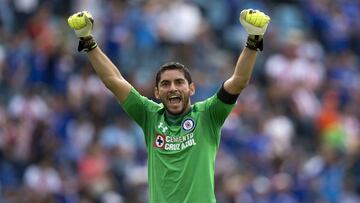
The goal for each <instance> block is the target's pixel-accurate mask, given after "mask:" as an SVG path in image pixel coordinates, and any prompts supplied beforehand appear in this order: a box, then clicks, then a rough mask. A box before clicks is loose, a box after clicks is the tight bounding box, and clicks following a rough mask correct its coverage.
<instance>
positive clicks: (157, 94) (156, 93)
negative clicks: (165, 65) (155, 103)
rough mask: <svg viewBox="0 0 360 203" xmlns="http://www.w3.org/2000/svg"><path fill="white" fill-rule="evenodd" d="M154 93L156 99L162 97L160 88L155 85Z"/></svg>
mask: <svg viewBox="0 0 360 203" xmlns="http://www.w3.org/2000/svg"><path fill="white" fill-rule="evenodd" d="M154 95H155V98H156V99H160V95H159V89H158V88H157V87H154Z"/></svg>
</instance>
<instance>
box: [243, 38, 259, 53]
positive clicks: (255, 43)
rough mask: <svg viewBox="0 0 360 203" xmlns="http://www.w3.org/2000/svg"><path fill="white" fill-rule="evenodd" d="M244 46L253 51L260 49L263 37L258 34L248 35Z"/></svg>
mask: <svg viewBox="0 0 360 203" xmlns="http://www.w3.org/2000/svg"><path fill="white" fill-rule="evenodd" d="M245 47H247V48H249V49H251V50H254V51H262V50H263V37H262V36H259V35H249V36H248V38H247V41H246V45H245Z"/></svg>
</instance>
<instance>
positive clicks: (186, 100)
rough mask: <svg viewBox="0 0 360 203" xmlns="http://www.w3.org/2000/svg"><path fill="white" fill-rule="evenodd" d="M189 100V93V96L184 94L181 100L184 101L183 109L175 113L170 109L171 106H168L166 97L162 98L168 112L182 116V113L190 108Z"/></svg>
mask: <svg viewBox="0 0 360 203" xmlns="http://www.w3.org/2000/svg"><path fill="white" fill-rule="evenodd" d="M189 100H190V96H189V95H187V96H184V98H183V100H182V101H181V102H182V109H181V111H180V112H178V113H173V112H171V111H170V110H169V108H168V107H167V104H168V103H167V102H164V99H162V101H161V102H162V103H163V104H164V107H165V110H166V112H167V113H169V114H171V115H173V116H180V115H182V114H183V113H184V112H185V111H186V110H187V109H188V106H189V105H190V104H189ZM165 101H167V99H165Z"/></svg>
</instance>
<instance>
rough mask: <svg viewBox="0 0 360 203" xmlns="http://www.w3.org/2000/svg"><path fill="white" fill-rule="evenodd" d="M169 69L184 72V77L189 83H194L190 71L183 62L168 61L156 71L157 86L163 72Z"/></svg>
mask: <svg viewBox="0 0 360 203" xmlns="http://www.w3.org/2000/svg"><path fill="white" fill-rule="evenodd" d="M167 70H179V71H181V72H182V73H184V77H185V79H186V80H187V81H188V83H189V84H191V83H192V79H191V75H190V71H189V69H188V68H187V67H186V66H185V65H183V64H181V63H179V62H168V63H165V64H164V65H162V66H160V69H159V70H158V72H157V73H156V82H155V87H157V86H158V84H159V82H160V77H161V74H162V73H163V72H165V71H167Z"/></svg>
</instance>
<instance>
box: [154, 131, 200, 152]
mask: <svg viewBox="0 0 360 203" xmlns="http://www.w3.org/2000/svg"><path fill="white" fill-rule="evenodd" d="M194 145H196V141H195V138H194V134H193V133H188V134H185V135H182V136H167V135H160V134H157V135H156V139H155V140H154V145H153V146H154V147H156V148H160V149H163V150H166V151H179V150H184V149H186V148H188V147H191V146H194Z"/></svg>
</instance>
